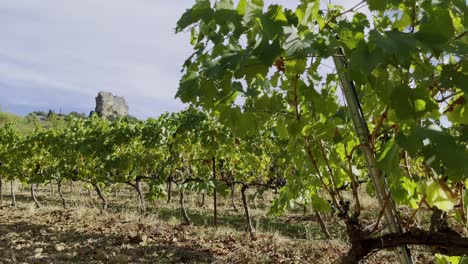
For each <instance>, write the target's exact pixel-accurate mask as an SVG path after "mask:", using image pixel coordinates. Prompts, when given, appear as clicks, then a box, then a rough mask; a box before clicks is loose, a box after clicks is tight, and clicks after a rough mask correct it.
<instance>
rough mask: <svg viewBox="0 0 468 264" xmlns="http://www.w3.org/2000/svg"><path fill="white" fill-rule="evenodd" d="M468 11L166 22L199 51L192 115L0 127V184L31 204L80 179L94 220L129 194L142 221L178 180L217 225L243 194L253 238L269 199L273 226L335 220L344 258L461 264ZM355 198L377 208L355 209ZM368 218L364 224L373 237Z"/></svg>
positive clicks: (376, 3)
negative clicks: (444, 259) (272, 193)
mask: <svg viewBox="0 0 468 264" xmlns="http://www.w3.org/2000/svg"><path fill="white" fill-rule="evenodd" d="M363 8H365V9H368V10H370V15H366V14H364V13H362V12H360V10H363ZM467 9H468V8H467V6H466V2H465V1H464V0H446V1H427V0H402V1H398V0H369V1H362V2H359V3H357V5H355V6H354V7H352V8H350V9H344V8H342V7H340V6H335V5H332V4H329V5H328V6H327V7H326V9H323V7H322V6H321V1H318V0H302V1H300V2H299V4H298V7H297V9H296V10H290V9H286V8H283V7H282V6H280V5H270V6H268V7H265V6H264V3H263V1H262V0H240V1H236V5H235V4H234V1H232V0H218V1H216V2H215V3H214V5H213V3H211V2H210V1H208V0H197V1H196V3H195V4H194V6H193V7H192V8H190V9H188V10H187V11H186V12H185V13H184V14H183V15H182V17H181V19H180V20H179V22H178V24H177V27H176V30H177V31H178V32H181V31H189V32H190V33H191V44H192V45H193V47H194V53H193V54H192V55H191V56H190V57H189V58H188V59H187V60H186V62H185V63H184V66H183V77H182V80H181V82H180V87H179V90H178V93H177V95H176V97H178V98H179V99H181V100H182V101H183V102H185V103H188V104H191V106H190V107H189V108H187V109H186V110H184V111H181V112H179V113H173V114H164V115H162V116H160V117H159V118H157V119H148V120H147V121H133V122H127V121H123V120H121V121H115V122H110V121H107V120H105V119H101V118H99V117H97V116H94V117H91V118H88V119H74V120H72V121H71V122H70V123H69V124H68V126H67V127H66V128H64V129H61V130H54V129H49V130H37V131H36V132H34V133H31V134H28V135H21V134H20V133H18V132H17V131H16V130H15V128H14V126H13V125H7V126H4V127H2V128H1V130H0V174H1V175H2V177H3V178H4V179H7V180H20V181H22V182H25V183H29V184H31V186H32V188H31V192H32V195H33V196H34V185H36V184H41V183H47V182H49V181H52V180H53V181H54V182H57V183H58V184H59V185H60V184H61V182H63V181H83V182H87V183H89V184H90V185H91V186H93V187H94V188H95V190H96V192H97V193H98V194H99V196H100V197H101V199H102V201H103V209H106V207H107V202H106V198H105V195H104V194H103V191H102V189H103V188H104V187H106V186H110V185H113V184H121V183H123V184H128V185H131V186H133V187H134V189H135V191H136V192H138V194H139V195H138V197H139V205H140V209H141V210H142V211H144V210H145V199H147V198H150V199H154V198H157V197H161V196H163V195H170V194H171V192H170V191H168V190H169V189H170V188H169V187H170V186H172V184H169V185H168V183H175V184H176V186H177V187H178V191H179V192H178V193H179V198H180V199H179V201H180V206H181V212H182V215H183V216H184V218H185V220H186V221H189V217H188V214H187V213H186V210H185V205H184V193H185V192H186V191H195V192H200V193H205V194H208V195H212V196H213V198H214V199H213V200H214V215H215V217H214V219H215V220H214V221H215V224H216V221H217V219H216V214H217V211H216V210H217V209H216V208H217V207H216V198H217V195H226V194H229V193H231V194H234V192H235V191H240V193H241V197H242V201H243V205H244V212H245V215H246V219H247V223H248V227H249V230H250V232H251V233H252V234H253V227H252V224H251V222H250V217H249V211H248V199H247V197H246V195H245V192H246V190H247V189H248V188H251V187H255V188H256V189H259V190H266V189H275V190H277V191H278V194H277V196H276V197H275V200H274V201H273V203H272V204H271V208H270V212H271V213H272V214H273V215H279V214H281V213H282V212H283V211H284V210H287V209H289V208H292V207H294V206H295V203H298V202H300V203H308V204H311V205H312V206H313V208H314V210H315V211H316V212H317V213H318V215H320V213H322V212H329V211H330V210H331V209H332V208H334V209H335V210H337V211H338V212H339V213H338V216H337V217H339V218H341V219H342V221H343V222H344V224H345V225H346V232H347V235H348V238H349V243H350V246H351V248H350V251H349V252H348V253H347V254H346V255H345V256H344V257H343V258H342V259H341V261H342V262H343V263H356V262H358V261H359V260H361V259H363V258H364V257H365V256H367V255H368V254H370V253H372V252H375V251H378V250H383V249H399V250H398V251H396V254H398V255H399V257H398V259H399V261H400V263H411V262H412V260H411V246H413V245H418V246H428V247H429V249H430V251H431V252H432V253H433V254H442V255H449V256H464V255H468V238H467V237H466V236H465V235H466V228H465V227H466V225H467V224H468V220H467V219H468V216H467V214H468V198H467V195H466V184H468V182H467V179H468V162H467V161H468V127H467V125H468V110H467V109H468V104H467V103H466V99H465V98H466V95H465V94H466V92H467V91H468V90H467V83H468V72H467V70H466V69H467V67H468V64H467V61H466V54H468V52H467V51H468V35H467V28H468V25H467V23H468V21H467V17H466V14H467V13H468V12H466V11H468V10H467ZM333 62H334V63H335V65H336V70H335V71H332V72H328V73H326V74H325V75H324V74H323V72H321V70H320V69H321V67H322V65H323V64H324V63H333ZM341 89H343V92H344V93H347V92H348V95H349V94H351V95H352V96H351V97H349V96H342V95H341V93H340V90H341ZM350 98H351V99H352V100H351V99H350ZM356 102H357V103H356ZM356 115H359V117H358V118H356ZM359 118H361V121H362V122H361V123H359V122H357V121H356V120H358V121H359ZM379 180H380V181H381V182H379ZM142 183H145V184H146V185H147V186H149V191H148V192H147V193H143V192H142V187H141V186H142ZM363 190H364V191H365V192H363ZM363 195H371V196H376V198H377V200H378V201H379V203H380V205H381V208H380V210H379V212H377V213H376V214H365V211H366V210H368V209H367V208H363V207H362V206H361V199H362V196H363ZM346 197H352V198H351V199H347V198H346ZM63 204H64V206H66V201H65V200H63ZM363 215H367V217H368V216H369V215H374V216H375V218H373V219H370V220H371V222H372V224H371V225H370V226H369V225H367V224H366V225H364V221H363V220H364V219H363ZM319 219H320V218H319ZM368 220H369V219H366V221H368ZM392 221H393V222H392ZM385 230H387V231H385ZM405 256H406V257H405ZM452 261H454V262H457V261H461V262H463V261H464V260H463V258H453V259H452Z"/></svg>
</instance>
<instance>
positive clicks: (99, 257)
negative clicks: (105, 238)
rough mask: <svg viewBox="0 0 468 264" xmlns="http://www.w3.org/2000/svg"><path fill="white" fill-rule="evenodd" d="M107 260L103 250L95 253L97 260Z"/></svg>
mask: <svg viewBox="0 0 468 264" xmlns="http://www.w3.org/2000/svg"><path fill="white" fill-rule="evenodd" d="M107 258H108V256H107V254H106V252H104V251H103V250H101V249H98V250H96V252H95V253H94V259H96V260H107Z"/></svg>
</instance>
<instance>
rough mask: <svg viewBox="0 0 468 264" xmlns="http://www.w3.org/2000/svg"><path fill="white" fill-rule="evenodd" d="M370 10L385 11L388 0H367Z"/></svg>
mask: <svg viewBox="0 0 468 264" xmlns="http://www.w3.org/2000/svg"><path fill="white" fill-rule="evenodd" d="M367 4H368V5H369V10H371V11H374V10H375V11H384V10H385V8H386V7H387V0H367Z"/></svg>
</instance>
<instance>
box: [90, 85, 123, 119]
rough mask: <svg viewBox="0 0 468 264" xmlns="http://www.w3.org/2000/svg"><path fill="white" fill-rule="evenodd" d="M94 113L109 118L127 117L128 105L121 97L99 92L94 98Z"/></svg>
mask: <svg viewBox="0 0 468 264" xmlns="http://www.w3.org/2000/svg"><path fill="white" fill-rule="evenodd" d="M96 113H98V114H99V116H103V117H110V118H116V117H123V116H127V115H128V104H127V101H125V98H123V97H120V96H114V95H112V94H111V93H109V92H103V91H101V92H99V94H98V95H97V97H96Z"/></svg>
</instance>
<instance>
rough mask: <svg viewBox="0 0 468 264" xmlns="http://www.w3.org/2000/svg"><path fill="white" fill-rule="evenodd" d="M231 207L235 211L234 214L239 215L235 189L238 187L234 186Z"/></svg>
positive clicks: (232, 186)
mask: <svg viewBox="0 0 468 264" xmlns="http://www.w3.org/2000/svg"><path fill="white" fill-rule="evenodd" d="M230 188H231V207H232V209H233V210H234V212H236V213H238V212H239V209H237V206H236V202H235V196H234V195H235V188H236V186H235V185H234V184H232V185H231V187H230Z"/></svg>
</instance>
